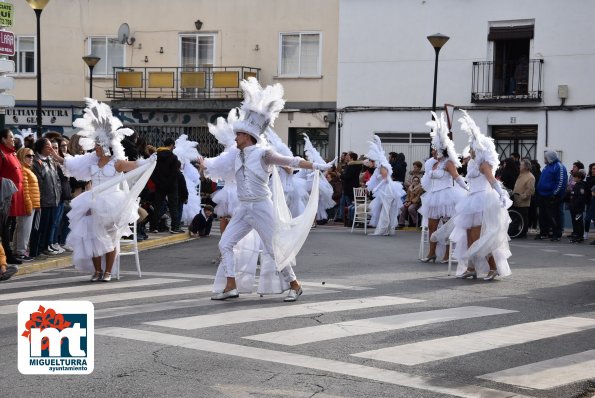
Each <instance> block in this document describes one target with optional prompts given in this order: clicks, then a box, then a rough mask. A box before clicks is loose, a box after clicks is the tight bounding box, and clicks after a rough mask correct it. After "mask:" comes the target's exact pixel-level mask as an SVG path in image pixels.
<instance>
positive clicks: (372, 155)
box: [366, 134, 393, 175]
mask: <svg viewBox="0 0 595 398" xmlns="http://www.w3.org/2000/svg"><path fill="white" fill-rule="evenodd" d="M366 157H367V158H368V159H370V160H373V161H374V162H376V168H377V169H378V168H379V167H380V166H382V167H384V168H385V169H387V170H388V174H389V175H392V173H393V168H392V166H391V165H390V163H389V161H388V158H387V157H386V152H385V151H384V148H382V141H381V140H380V137H378V136H377V135H376V134H374V136H373V137H372V141H368V152H367V153H366Z"/></svg>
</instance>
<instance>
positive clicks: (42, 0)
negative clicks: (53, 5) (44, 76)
mask: <svg viewBox="0 0 595 398" xmlns="http://www.w3.org/2000/svg"><path fill="white" fill-rule="evenodd" d="M49 1H50V0H27V4H29V6H31V8H32V9H33V11H35V17H36V19H37V136H38V137H41V131H42V123H41V120H42V119H41V23H40V21H41V12H42V11H43V8H44V7H45V6H46V5H47V4H48V2H49Z"/></svg>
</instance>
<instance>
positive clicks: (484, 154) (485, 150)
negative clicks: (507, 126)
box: [459, 109, 500, 170]
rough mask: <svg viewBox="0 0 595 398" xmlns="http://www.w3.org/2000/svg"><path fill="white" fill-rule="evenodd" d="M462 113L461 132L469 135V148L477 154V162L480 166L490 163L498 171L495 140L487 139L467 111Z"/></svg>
mask: <svg viewBox="0 0 595 398" xmlns="http://www.w3.org/2000/svg"><path fill="white" fill-rule="evenodd" d="M461 112H462V113H463V117H461V118H460V119H459V123H461V130H463V131H464V132H466V133H467V134H468V135H469V147H470V148H471V149H473V151H474V152H475V161H476V162H478V163H479V164H481V163H482V162H488V163H489V164H490V165H491V166H492V168H493V169H494V170H496V168H497V167H498V165H499V164H500V162H499V161H498V157H499V156H498V152H496V145H495V144H494V139H493V138H491V137H486V136H485V135H484V134H483V133H482V132H481V130H480V129H479V127H478V126H477V124H475V121H474V120H473V119H472V118H471V116H469V114H468V113H467V112H466V111H464V110H463V109H461Z"/></svg>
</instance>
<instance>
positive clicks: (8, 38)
mask: <svg viewBox="0 0 595 398" xmlns="http://www.w3.org/2000/svg"><path fill="white" fill-rule="evenodd" d="M0 55H14V33H12V32H9V31H7V30H0Z"/></svg>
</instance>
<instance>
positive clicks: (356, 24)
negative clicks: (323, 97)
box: [337, 0, 595, 166]
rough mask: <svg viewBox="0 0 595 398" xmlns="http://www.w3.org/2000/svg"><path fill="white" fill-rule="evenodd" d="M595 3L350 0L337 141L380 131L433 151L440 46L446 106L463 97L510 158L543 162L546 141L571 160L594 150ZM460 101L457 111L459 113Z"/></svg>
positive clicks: (397, 146) (344, 12)
mask: <svg viewBox="0 0 595 398" xmlns="http://www.w3.org/2000/svg"><path fill="white" fill-rule="evenodd" d="M594 12H595V3H594V2H591V1H588V0H571V1H565V2H560V1H555V0H502V1H498V2H491V1H468V0H422V1H392V0H375V1H361V0H341V2H340V8H339V61H338V84H337V87H338V88H337V90H338V92H337V108H338V114H337V117H338V123H337V137H338V138H337V141H338V151H347V150H353V151H355V152H358V153H362V152H364V151H365V150H366V147H367V145H366V141H367V140H369V139H370V138H371V137H372V134H379V135H380V136H381V138H382V139H383V142H384V143H385V147H386V149H387V150H388V151H395V152H403V153H404V154H405V156H406V158H407V159H406V160H407V162H408V163H409V164H411V163H412V162H413V161H415V160H423V159H424V158H427V156H428V153H429V134H428V133H429V129H428V128H427V127H426V126H425V122H427V121H428V120H430V118H431V116H430V110H431V106H432V94H433V83H434V80H433V79H434V63H435V51H434V49H433V48H432V46H431V44H430V43H429V42H428V40H427V38H426V37H427V36H429V35H432V34H435V33H437V32H440V33H442V34H444V35H447V36H449V37H450V40H449V41H448V42H447V43H446V44H445V45H444V47H442V49H441V51H440V53H439V58H438V60H439V63H438V81H437V101H436V103H437V109H438V111H441V110H444V109H445V104H452V105H453V106H454V107H450V106H449V107H448V109H449V116H451V118H453V119H454V121H453V124H452V132H453V137H454V141H455V145H456V147H457V150H458V151H459V152H461V151H462V150H463V148H464V147H465V146H466V142H467V137H466V135H465V134H464V133H462V132H461V131H460V127H459V123H458V122H457V119H458V118H459V117H460V112H459V111H458V110H456V109H457V108H460V109H466V110H468V111H469V112H470V114H471V115H472V117H473V118H474V119H475V121H476V122H477V124H478V126H479V127H480V128H481V129H482V131H484V132H486V133H487V134H488V135H491V136H492V137H494V139H495V141H496V144H497V148H498V150H499V152H500V153H501V154H502V157H508V156H510V154H511V153H513V152H518V153H519V154H520V155H521V156H522V157H523V158H525V157H529V158H535V159H537V160H538V161H539V162H540V163H542V164H543V151H544V150H545V149H546V148H548V149H553V150H556V151H558V152H559V153H560V156H561V159H562V161H563V162H564V163H565V164H566V165H567V166H570V165H571V164H572V162H574V161H576V160H581V161H582V162H583V163H585V164H588V163H591V162H593V161H595V132H594V131H593V129H592V128H591V126H592V124H593V121H595V79H594V78H593V71H594V70H595V42H594V41H593V40H592V38H593V37H595V26H594V25H593V23H592V15H593V13H594ZM453 109H455V110H454V114H453Z"/></svg>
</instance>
